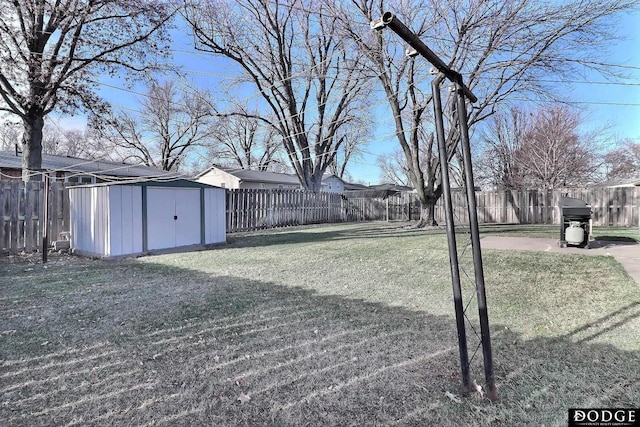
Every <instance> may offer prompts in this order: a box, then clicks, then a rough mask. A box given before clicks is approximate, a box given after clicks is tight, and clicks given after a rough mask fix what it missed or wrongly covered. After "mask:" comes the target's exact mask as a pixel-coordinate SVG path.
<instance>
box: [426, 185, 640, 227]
mask: <svg viewBox="0 0 640 427" xmlns="http://www.w3.org/2000/svg"><path fill="white" fill-rule="evenodd" d="M564 195H567V196H569V197H575V198H578V199H581V200H584V201H585V202H586V203H588V204H589V205H591V211H592V212H593V214H592V219H593V224H594V225H596V226H621V227H638V225H639V224H638V222H639V220H640V187H620V188H597V187H594V188H564V189H559V190H553V191H542V190H503V191H480V192H476V201H477V208H478V209H477V210H478V221H479V222H480V223H485V224H560V209H559V208H558V206H559V203H560V198H561V197H562V196H564ZM465 198H466V196H465V194H464V193H463V192H458V191H455V192H453V194H452V199H453V206H454V218H455V220H456V222H460V223H463V224H466V223H468V221H469V215H468V212H467V209H466V201H465ZM444 217H445V215H444V206H443V201H442V198H441V199H440V200H439V201H438V204H437V206H436V221H438V222H440V221H443V222H444Z"/></svg>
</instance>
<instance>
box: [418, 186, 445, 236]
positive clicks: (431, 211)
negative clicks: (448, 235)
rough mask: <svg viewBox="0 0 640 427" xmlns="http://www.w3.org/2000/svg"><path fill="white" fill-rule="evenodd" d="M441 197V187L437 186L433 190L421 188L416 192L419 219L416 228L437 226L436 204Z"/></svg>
mask: <svg viewBox="0 0 640 427" xmlns="http://www.w3.org/2000/svg"><path fill="white" fill-rule="evenodd" d="M440 196H442V185H438V186H437V187H436V189H435V190H431V191H430V190H429V189H427V188H422V189H421V190H420V189H419V190H418V200H419V201H420V219H419V220H418V222H417V223H416V225H415V227H416V228H424V227H433V226H437V225H438V222H437V221H436V203H438V200H439V199H440Z"/></svg>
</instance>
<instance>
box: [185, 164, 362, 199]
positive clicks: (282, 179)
mask: <svg viewBox="0 0 640 427" xmlns="http://www.w3.org/2000/svg"><path fill="white" fill-rule="evenodd" d="M195 179H196V181H198V182H202V183H203V184H209V185H215V186H216V187H222V188H230V189H237V188H242V189H273V188H280V189H288V190H292V189H293V190H298V189H302V185H300V180H298V177H297V176H295V175H290V174H286V173H276V172H263V171H256V170H249V169H233V168H223V167H219V166H212V167H210V168H209V169H207V170H205V171H204V172H202V173H200V174H199V175H197V176H196V178H195ZM366 188H368V187H366V186H363V185H360V184H351V183H348V182H346V181H344V180H342V179H341V178H340V177H338V176H337V175H325V176H324V177H323V178H322V185H321V188H320V191H324V192H328V193H342V192H344V191H346V190H353V189H366Z"/></svg>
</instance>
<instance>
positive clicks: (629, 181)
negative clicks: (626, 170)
mask: <svg viewBox="0 0 640 427" xmlns="http://www.w3.org/2000/svg"><path fill="white" fill-rule="evenodd" d="M635 186H640V176H636V177H634V178H622V179H610V180H607V181H603V182H601V183H599V184H596V185H594V187H635Z"/></svg>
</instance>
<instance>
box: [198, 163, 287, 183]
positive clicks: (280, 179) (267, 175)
mask: <svg viewBox="0 0 640 427" xmlns="http://www.w3.org/2000/svg"><path fill="white" fill-rule="evenodd" d="M215 169H217V170H221V171H223V172H226V173H228V174H230V175H233V176H235V177H236V178H238V179H240V180H241V181H244V182H269V183H274V184H287V185H300V181H299V180H298V177H297V176H295V175H289V174H286V173H277V172H264V171H257V170H251V169H234V168H223V167H218V166H212V167H210V168H209V169H207V170H205V171H204V172H201V173H199V174H198V175H197V176H196V179H198V178H200V177H202V176H204V175H206V174H207V173H209V172H211V171H212V170H215Z"/></svg>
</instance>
